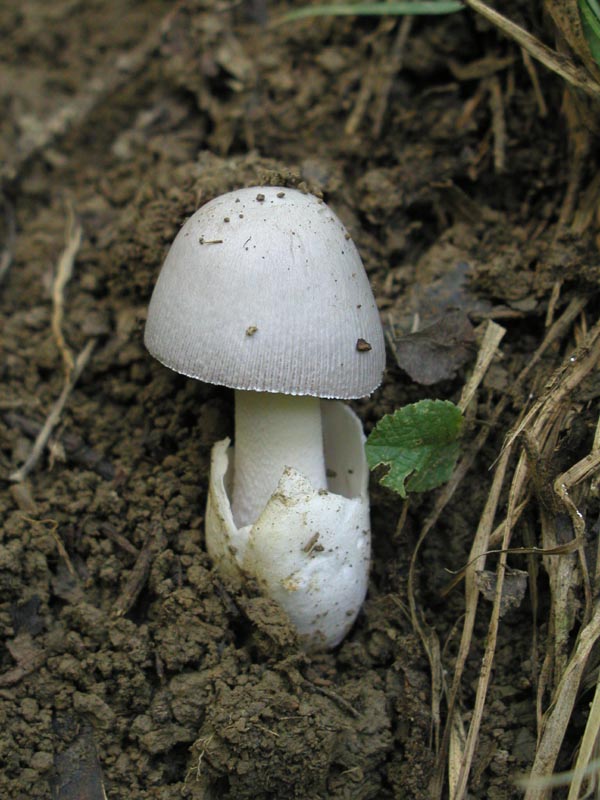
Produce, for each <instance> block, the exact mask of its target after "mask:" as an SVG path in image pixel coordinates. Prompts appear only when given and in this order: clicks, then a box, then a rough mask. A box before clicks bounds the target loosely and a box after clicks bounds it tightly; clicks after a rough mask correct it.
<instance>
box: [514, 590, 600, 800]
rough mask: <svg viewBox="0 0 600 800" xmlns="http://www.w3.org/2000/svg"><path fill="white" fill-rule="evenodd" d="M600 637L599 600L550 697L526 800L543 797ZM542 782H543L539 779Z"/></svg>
mask: <svg viewBox="0 0 600 800" xmlns="http://www.w3.org/2000/svg"><path fill="white" fill-rule="evenodd" d="M599 640H600V603H597V604H596V606H595V608H594V612H593V614H592V618H591V620H590V621H589V623H588V624H587V625H586V626H585V627H584V628H582V630H581V632H580V634H579V638H578V640H577V645H576V647H575V651H574V653H573V655H572V657H571V658H570V660H569V664H568V666H567V668H566V670H565V672H564V674H563V676H562V678H561V680H560V683H559V685H558V687H557V689H556V692H555V693H554V696H553V698H552V704H551V706H550V710H549V712H548V714H547V716H546V717H545V719H544V727H543V731H542V736H541V739H540V742H539V745H538V748H537V751H536V755H535V760H534V763H533V766H532V768H531V772H530V774H529V777H528V779H527V781H526V785H527V791H526V792H525V800H546V798H547V797H548V789H547V787H546V786H545V785H544V784H543V780H544V778H545V777H546V776H547V775H550V774H551V773H552V772H553V770H554V765H555V764H556V759H557V757H558V753H559V751H560V747H561V745H562V742H563V739H564V736H565V732H566V729H567V726H568V724H569V720H570V718H571V713H572V711H573V707H574V705H575V700H576V699H577V693H578V691H579V686H580V684H581V679H582V676H583V672H584V670H585V666H586V664H587V661H588V658H589V656H590V653H591V651H592V649H593V647H594V646H595V645H596V643H597V642H598V641H599ZM540 780H541V781H542V784H540V783H539V781H540Z"/></svg>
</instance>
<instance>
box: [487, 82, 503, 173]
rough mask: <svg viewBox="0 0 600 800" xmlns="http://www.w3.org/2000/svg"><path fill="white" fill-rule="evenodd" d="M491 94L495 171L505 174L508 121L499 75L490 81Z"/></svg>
mask: <svg viewBox="0 0 600 800" xmlns="http://www.w3.org/2000/svg"><path fill="white" fill-rule="evenodd" d="M488 89H489V93H490V109H491V111H492V131H493V134H494V171H495V172H496V173H497V174H498V173H501V172H504V167H505V166H506V120H505V118H504V102H503V100H502V88H501V86H500V80H499V78H498V76H497V75H492V76H491V78H490V79H489V81H488Z"/></svg>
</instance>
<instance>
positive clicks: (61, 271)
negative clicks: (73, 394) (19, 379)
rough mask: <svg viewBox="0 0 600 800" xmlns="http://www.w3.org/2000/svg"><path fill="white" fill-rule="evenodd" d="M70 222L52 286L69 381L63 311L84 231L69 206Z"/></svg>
mask: <svg viewBox="0 0 600 800" xmlns="http://www.w3.org/2000/svg"><path fill="white" fill-rule="evenodd" d="M67 213H68V222H67V231H66V235H65V249H64V250H63V251H62V253H61V255H60V258H59V259H58V264H57V267H56V276H55V278H54V283H53V284H52V323H51V324H52V333H53V335H54V340H55V341H56V346H57V347H58V349H59V351H60V354H61V356H62V360H63V366H64V371H65V378H66V379H67V380H68V379H69V375H70V374H71V370H72V369H73V354H72V353H71V350H70V348H69V346H68V345H67V343H66V341H65V337H64V334H63V331H62V322H63V309H64V304H65V286H66V285H67V283H68V282H69V281H70V280H71V275H72V274H73V265H74V264H75V256H76V255H77V253H78V251H79V248H80V247H81V239H82V237H83V229H82V227H81V225H80V224H79V222H78V221H77V219H76V218H75V213H74V211H73V207H72V205H71V204H70V203H68V204H67Z"/></svg>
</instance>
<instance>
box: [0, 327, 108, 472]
mask: <svg viewBox="0 0 600 800" xmlns="http://www.w3.org/2000/svg"><path fill="white" fill-rule="evenodd" d="M96 341H97V340H96V339H95V338H93V339H90V340H89V341H88V343H87V344H86V345H85V347H84V348H83V350H82V351H81V352H80V353H79V355H78V356H77V358H76V359H75V362H74V364H73V369H72V371H71V374H70V375H69V378H68V380H67V381H66V382H65V385H64V387H63V390H62V392H61V393H60V397H59V398H58V400H57V401H56V402H55V403H54V405H53V406H52V409H51V411H50V413H49V414H48V416H47V418H46V421H45V422H44V424H43V426H42V429H41V431H40V432H39V434H38V436H37V438H36V440H35V442H34V444H33V447H32V449H31V453H30V454H29V456H28V458H27V460H26V461H25V463H24V464H23V466H22V467H20V468H19V469H18V470H16V472H13V473H12V474H11V475H10V476H9V479H10V480H11V481H13V482H14V483H19V482H20V481H22V480H24V478H26V477H27V475H29V473H30V472H31V470H32V469H33V468H34V467H35V465H36V464H37V462H38V461H39V458H40V456H41V455H42V453H43V452H44V449H45V447H46V445H47V444H48V439H49V438H50V434H51V433H52V431H53V430H54V428H55V427H56V426H57V424H58V421H59V420H60V415H61V414H62V412H63V409H64V407H65V405H66V403H67V400H68V399H69V395H70V394H71V392H72V391H73V389H74V387H75V385H76V383H77V381H78V380H79V376H80V375H81V373H82V372H83V370H84V368H85V366H86V364H87V363H88V361H89V360H90V356H91V355H92V351H93V350H94V346H95V344H96Z"/></svg>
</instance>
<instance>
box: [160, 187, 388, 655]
mask: <svg viewBox="0 0 600 800" xmlns="http://www.w3.org/2000/svg"><path fill="white" fill-rule="evenodd" d="M145 343H146V346H147V348H148V349H149V351H150V352H151V353H152V354H153V355H154V356H155V357H156V358H157V359H158V360H159V361H161V362H162V363H163V364H165V365H166V366H168V367H170V368H171V369H174V370H176V371H177V372H180V373H182V374H184V375H188V376H190V377H193V378H197V379H199V380H203V381H207V382H209V383H214V384H220V385H223V386H229V387H232V388H234V389H235V390H236V393H235V448H234V459H233V460H234V465H233V469H231V467H230V466H229V454H228V450H227V443H219V445H217V446H215V450H214V452H213V462H212V471H211V487H210V491H209V502H208V506H209V507H208V512H207V528H206V538H207V547H208V549H209V552H210V553H211V555H212V556H213V558H215V560H216V561H217V562H221V566H222V568H224V569H229V571H232V570H234V571H235V570H236V569H238V570H241V571H242V572H246V573H249V574H252V575H253V577H255V578H260V579H261V580H263V582H264V583H265V587H266V590H267V591H268V592H269V593H270V594H271V595H272V596H274V597H275V599H277V600H278V601H279V602H280V603H281V604H282V605H283V607H284V608H285V609H286V611H287V612H288V614H289V615H290V617H291V618H292V620H293V622H294V623H295V624H296V627H297V628H298V629H299V630H300V632H301V633H302V634H303V635H305V636H307V637H308V639H309V640H312V641H314V640H315V637H317V636H318V637H320V638H321V639H323V640H324V641H325V642H326V643H327V644H329V645H331V644H332V643H337V641H339V639H341V637H342V636H343V635H344V633H345V632H346V630H347V629H348V628H349V627H350V625H351V624H352V621H353V619H354V617H355V616H356V613H357V612H358V608H359V607H360V604H361V603H362V600H363V599H364V593H365V591H366V568H365V563H366V564H367V568H368V553H369V534H368V528H369V523H368V498H367V495H366V481H367V477H366V476H367V470H366V464H365V463H364V455H363V451H362V429H361V428H360V423H359V422H358V420H356V424H355V423H354V422H350V420H351V419H356V418H355V416H354V415H353V414H352V412H351V411H350V410H349V409H344V411H343V412H341V416H340V414H337V416H336V413H335V412H331V413H329V414H327V413H323V409H322V404H321V401H320V398H329V399H331V398H339V399H349V398H358V397H363V396H365V395H368V394H370V393H371V392H372V391H373V390H374V389H375V388H376V387H377V386H378V385H379V383H380V381H381V375H382V372H383V367H384V358H385V351H384V344H383V335H382V331H381V324H380V320H379V314H378V311H377V307H376V305H375V301H374V298H373V295H372V292H371V289H370V286H369V282H368V279H367V276H366V274H365V271H364V268H363V265H362V262H361V260H360V256H359V255H358V252H357V250H356V247H355V246H354V244H353V242H352V241H351V239H350V236H349V235H348V233H347V231H346V229H345V228H344V226H343V224H342V223H341V222H340V220H339V219H338V218H337V216H336V215H335V214H334V213H333V212H332V211H331V209H330V208H328V206H327V205H326V204H325V203H324V202H323V201H322V200H319V199H318V198H316V197H314V196H312V195H308V194H303V193H302V192H299V191H296V190H293V189H287V188H281V187H270V186H269V187H251V188H248V189H242V190H239V191H235V192H230V193H229V194H225V195H223V196H221V197H217V198H216V199H214V200H212V201H211V202H209V203H207V204H206V205H204V206H203V207H202V208H200V210H199V211H197V212H196V213H195V214H194V215H193V216H192V217H191V218H190V219H189V220H188V221H187V222H186V223H185V225H184V226H183V227H182V229H181V230H180V232H179V234H178V235H177V237H176V239H175V241H174V242H173V245H172V246H171V249H170V251H169V253H168V255H167V258H166V261H165V263H164V265H163V268H162V270H161V272H160V275H159V278H158V281H157V284H156V287H155V289H154V293H153V295H152V300H151V302H150V308H149V311H148V320H147V323H146V331H145ZM334 417H335V422H331V425H330V426H331V427H333V428H336V430H338V433H339V434H340V435H342V436H344V437H346V436H347V437H351V438H352V437H354V441H355V442H356V441H358V442H359V447H358V448H357V447H356V446H355V445H350V446H348V443H347V442H340V443H339V446H338V443H336V442H335V441H334V440H333V439H332V436H331V432H328V431H327V430H326V429H325V428H326V424H329V423H327V420H331V419H333V418H334ZM340 420H342V421H341V422H340ZM344 426H345V427H344ZM324 439H325V442H326V443H327V447H324ZM336 450H339V451H340V452H343V453H346V454H347V455H348V453H350V452H352V454H353V455H352V457H351V459H350V460H351V461H352V465H351V466H350V467H348V468H349V469H352V470H353V474H355V475H357V476H358V477H357V478H356V479H355V481H354V483H353V482H352V481H350V482H348V481H346V483H345V484H344V486H343V489H340V488H339V487H340V486H342V484H340V483H339V480H338V484H337V492H339V493H337V492H336V484H335V481H332V480H331V479H329V478H328V469H332V467H331V463H332V462H335V463H336V470H334V471H335V472H339V470H340V469H341V470H342V472H344V466H343V464H341V465H340V463H339V458H337V456H336ZM357 453H360V455H359V456H357ZM363 472H364V474H362V473H363ZM345 474H348V473H347V472H346V473H345ZM217 486H220V487H221V489H216V488H215V487H217ZM328 490H330V491H333V492H334V493H336V497H337V500H338V505H337V508H338V510H337V511H331V509H329V510H328V511H327V512H325V511H323V510H321V512H320V513H323V514H324V515H325V517H326V518H327V522H326V523H323V524H324V527H323V530H321V529H320V527H319V525H320V523H319V521H318V519H316V518H314V515H313V514H312V512H311V511H310V510H309V509H308V506H306V507H305V505H306V503H308V504H309V505H310V498H313V500H314V502H316V503H317V504H318V502H317V498H319V497H321V498H325V497H326V495H327V494H328ZM282 497H287V498H288V500H290V498H291V499H292V500H294V501H295V502H294V503H292V502H290V503H288V506H287V507H288V508H291V506H292V505H294V507H295V508H296V509H297V510H298V508H303V509H304V510H303V511H302V514H303V516H302V515H301V516H300V517H298V515H297V514H296V517H295V522H294V525H292V526H291V527H294V526H295V533H290V524H289V520H288V522H285V521H282V522H276V523H274V522H273V520H272V516H273V513H275V512H274V505H277V502H276V501H277V498H279V499H281V498H282ZM299 497H302V498H303V499H302V502H296V501H298V498H299ZM307 498H309V499H307ZM348 503H350V504H351V505H352V504H354V505H356V504H357V503H358V505H360V506H362V507H363V508H366V515H365V513H363V512H361V513H360V514H359V516H360V517H361V519H360V521H358V522H357V523H356V525H355V526H354V523H352V522H350V523H349V522H348V520H347V519H346V521H345V532H344V536H343V537H342V538H344V541H345V544H344V548H345V549H344V553H345V556H344V555H343V554H342V555H340V548H339V547H338V546H337V545H335V544H332V547H331V548H325V547H324V545H323V544H322V541H321V539H328V540H329V539H330V538H331V536H330V533H328V532H326V531H325V528H327V530H328V531H329V529H330V528H331V529H333V528H335V525H334V524H333V520H334V519H335V518H336V517H337V518H341V517H344V514H345V513H346V511H347V510H348V509H347V508H346V506H347V504H348ZM229 505H231V508H229ZM284 505H285V504H284ZM321 505H323V503H321ZM224 506H227V508H224ZM332 508H333V506H332ZM343 508H345V511H344V510H340V509H343ZM332 514H333V517H332ZM265 515H266V516H265ZM280 515H281V512H280V511H279V512H276V513H275V517H276V518H277V519H279V518H280ZM266 517H268V518H269V520H270V521H269V522H268V524H267V522H266V521H265V520H266ZM299 520H304V522H300V523H299V522H298V521H299ZM259 521H260V523H261V525H262V527H261V525H258V523H259ZM297 523H298V524H297ZM349 525H350V527H353V526H354V527H356V529H357V530H358V534H357V537H358V538H357V541H358V540H360V541H361V542H362V544H361V546H360V547H359V548H358V551H360V557H358V555H357V557H356V558H355V557H354V556H353V555H352V554H349V552H348V543H347V541H346V540H347V539H348V535H349V530H348V526H349ZM298 526H299V527H298ZM267 528H268V530H269V533H268V537H267V538H268V539H269V540H271V541H272V544H273V546H272V559H271V560H273V561H277V562H278V567H277V569H275V568H274V566H273V564H272V565H271V567H269V564H268V563H267V562H268V561H269V555H268V549H269V548H268V547H267V546H265V544H264V541H263V540H264V539H265V535H264V531H265V530H266V529H267ZM296 528H297V530H296ZM313 529H314V530H313ZM331 535H333V533H332V534H331ZM311 536H318V537H319V543H318V546H316V548H315V547H312V548H311V547H310V538H311ZM365 537H366V541H365ZM259 539H261V544H260V547H259V545H258V540H259ZM234 540H235V541H234ZM316 542H317V540H315V543H316ZM330 543H331V542H330ZM307 545H308V546H307ZM336 547H337V548H338V549H337V551H336ZM328 549H330V551H331V553H333V554H334V555H333V556H332V555H331V553H328V552H327V551H328ZM234 551H235V552H234ZM258 551H260V554H261V555H260V558H259V560H260V564H261V565H260V566H257V556H256V553H257V552H258ZM358 551H357V553H358ZM298 552H300V554H301V556H300V561H301V562H302V564H301V566H302V568H303V569H305V571H306V568H307V563H308V562H310V570H309V572H310V573H311V576H312V577H311V580H310V581H309V582H308V583H307V584H306V587H308V588H306V587H305V590H302V591H303V592H304V597H303V599H302V602H300V603H299V604H298V602H296V600H297V599H298V591H299V589H298V587H299V586H300V585H301V584H302V580H299V579H298V575H297V574H296V573H295V570H294V569H293V568H292V566H293V563H294V559H292V560H291V561H290V560H289V559H287V558H284V557H283V553H288V554H289V553H291V554H292V555H293V556H294V558H295V557H296V556H298ZM336 553H337V555H336ZM323 554H324V555H323ZM365 554H366V558H365ZM317 555H318V556H319V558H317V557H316V556H317ZM327 559H329V560H328V564H329V566H328V569H327V570H325V572H326V573H327V574H329V573H334V572H335V571H336V567H335V564H336V563H337V568H340V567H341V566H343V567H344V569H346V568H347V567H348V565H349V564H352V565H353V566H352V570H354V571H356V570H358V569H360V570H362V573H361V574H364V577H363V578H361V580H360V581H359V583H360V589H359V592H358V593H359V594H361V593H362V596H360V597H359V598H358V599H357V597H356V594H357V593H356V591H355V592H354V595H353V599H352V602H351V606H352V607H351V608H350V609H349V608H348V607H346V608H345V610H342V611H340V612H339V614H338V616H339V617H340V619H339V620H338V622H337V623H336V624H334V625H329V626H325V627H331V628H333V629H335V630H333V632H332V631H328V632H324V630H323V627H324V626H323V624H322V622H319V623H318V625H317V627H315V624H316V623H314V617H315V614H316V613H318V614H321V612H322V611H323V608H321V605H322V604H321V605H319V603H321V601H319V603H317V604H316V605H315V603H312V606H311V602H312V601H311V600H310V596H311V594H314V592H313V590H314V587H315V585H316V583H318V584H319V585H320V591H321V590H322V591H324V590H326V589H328V588H329V587H328V586H326V585H325V583H324V580H326V579H325V578H324V575H325V572H324V573H323V576H321V577H319V567H318V566H317V565H318V563H319V562H322V563H323V565H324V564H325V562H326V560H327ZM336 559H337V561H336ZM288 562H289V563H288ZM313 562H315V563H313ZM355 562H356V565H355ZM359 562H360V567H358V566H357V565H358V563H359ZM282 564H285V566H283V567H282ZM282 569H283V572H284V573H285V574H281V573H282ZM338 571H339V569H338ZM346 571H347V570H346ZM269 575H270V576H271V577H268V576H269ZM292 575H295V578H293V577H290V576H292ZM346 577H348V576H346ZM288 578H289V580H287V579H288ZM286 580H287V586H288V587H295V592H289V591H288V592H287V594H286V592H285V591H284V592H283V598H282V596H281V595H282V591H280V589H281V587H282V586H285V585H286ZM327 580H328V579H327ZM309 583H310V587H309V586H308V584H309ZM309 589H310V591H309ZM301 594H302V592H301ZM342 594H343V592H342ZM288 595H295V596H296V600H294V601H293V602H288V599H289V598H288ZM286 598H288V599H286ZM335 602H336V601H335V598H332V601H331V604H332V606H333V604H334V603H335ZM294 603H295V605H294ZM317 605H318V607H319V609H320V610H319V611H318V612H316V611H315V609H316V608H317ZM298 606H301V607H302V611H301V612H298V611H297V607H298ZM349 611H350V612H351V613H348V612H349ZM326 616H327V615H326ZM331 616H332V617H333V616H334V614H333V612H331ZM309 618H310V619H309ZM319 619H321V621H322V617H319ZM342 623H343V624H342ZM342 629H343V632H342V633H341V634H340V632H341V631H342Z"/></svg>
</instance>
